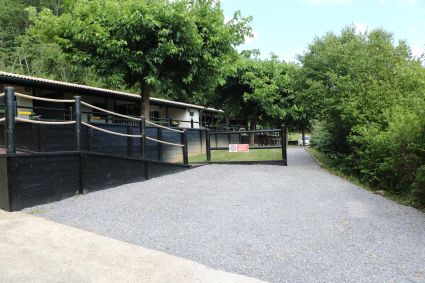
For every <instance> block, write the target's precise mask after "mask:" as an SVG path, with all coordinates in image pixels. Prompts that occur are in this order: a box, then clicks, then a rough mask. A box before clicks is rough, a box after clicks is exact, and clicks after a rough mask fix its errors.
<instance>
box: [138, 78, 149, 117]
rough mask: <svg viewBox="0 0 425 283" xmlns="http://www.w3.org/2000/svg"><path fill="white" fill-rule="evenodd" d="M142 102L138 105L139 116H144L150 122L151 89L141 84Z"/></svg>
mask: <svg viewBox="0 0 425 283" xmlns="http://www.w3.org/2000/svg"><path fill="white" fill-rule="evenodd" d="M141 96H142V101H141V103H140V115H141V116H145V119H146V120H148V121H149V120H150V119H149V116H150V102H149V98H150V97H151V88H150V86H149V85H147V84H145V83H144V84H142V95H141Z"/></svg>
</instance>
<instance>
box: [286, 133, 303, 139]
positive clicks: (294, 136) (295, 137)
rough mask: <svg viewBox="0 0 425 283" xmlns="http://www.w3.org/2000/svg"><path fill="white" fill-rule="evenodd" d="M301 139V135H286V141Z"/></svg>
mask: <svg viewBox="0 0 425 283" xmlns="http://www.w3.org/2000/svg"><path fill="white" fill-rule="evenodd" d="M299 139H301V133H288V141H298V140H299Z"/></svg>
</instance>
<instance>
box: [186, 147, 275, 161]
mask: <svg viewBox="0 0 425 283" xmlns="http://www.w3.org/2000/svg"><path fill="white" fill-rule="evenodd" d="M270 160H282V150H281V149H278V148H273V149H251V150H250V151H249V152H229V151H228V150H213V151H211V161H213V162H227V161H270ZM206 161H207V155H206V154H199V155H195V156H190V157H189V163H191V162H206Z"/></svg>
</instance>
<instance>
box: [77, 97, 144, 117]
mask: <svg viewBox="0 0 425 283" xmlns="http://www.w3.org/2000/svg"><path fill="white" fill-rule="evenodd" d="M81 104H83V105H85V106H87V107H91V108H93V109H96V110H99V111H103V112H105V113H108V114H111V115H115V116H118V117H121V118H126V119H130V120H133V121H141V120H142V119H140V118H136V117H132V116H127V115H124V114H119V113H116V112H112V111H109V110H106V109H104V108H100V107H97V106H94V105H92V104H89V103H87V102H84V101H81Z"/></svg>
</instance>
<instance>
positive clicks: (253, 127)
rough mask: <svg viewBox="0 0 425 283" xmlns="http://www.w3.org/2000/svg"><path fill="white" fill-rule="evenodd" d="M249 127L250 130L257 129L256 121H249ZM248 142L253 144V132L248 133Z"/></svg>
mask: <svg viewBox="0 0 425 283" xmlns="http://www.w3.org/2000/svg"><path fill="white" fill-rule="evenodd" d="M249 129H250V130H251V131H254V130H256V129H257V121H255V120H251V121H250V122H249ZM249 144H250V145H254V144H255V134H253V133H252V134H249Z"/></svg>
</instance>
